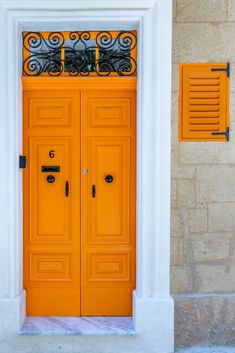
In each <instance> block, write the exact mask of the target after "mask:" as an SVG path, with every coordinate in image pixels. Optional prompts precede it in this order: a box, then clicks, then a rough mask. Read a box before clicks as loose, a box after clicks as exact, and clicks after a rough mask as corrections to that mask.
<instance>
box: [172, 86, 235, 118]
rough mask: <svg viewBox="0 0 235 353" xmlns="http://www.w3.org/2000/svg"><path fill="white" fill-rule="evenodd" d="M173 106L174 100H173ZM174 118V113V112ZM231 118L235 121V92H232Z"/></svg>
mask: <svg viewBox="0 0 235 353" xmlns="http://www.w3.org/2000/svg"><path fill="white" fill-rule="evenodd" d="M172 106H173V101H172ZM172 118H173V113H172ZM230 120H231V121H233V122H234V121H235V92H231V93H230Z"/></svg>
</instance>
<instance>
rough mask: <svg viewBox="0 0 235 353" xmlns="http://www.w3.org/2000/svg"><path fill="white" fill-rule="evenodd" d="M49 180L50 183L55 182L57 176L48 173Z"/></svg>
mask: <svg viewBox="0 0 235 353" xmlns="http://www.w3.org/2000/svg"><path fill="white" fill-rule="evenodd" d="M47 181H48V183H50V184H51V183H54V181H55V177H54V175H48V176H47Z"/></svg>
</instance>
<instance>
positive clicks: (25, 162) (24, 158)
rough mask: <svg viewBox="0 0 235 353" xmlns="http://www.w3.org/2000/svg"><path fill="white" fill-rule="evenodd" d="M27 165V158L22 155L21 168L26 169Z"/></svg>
mask: <svg viewBox="0 0 235 353" xmlns="http://www.w3.org/2000/svg"><path fill="white" fill-rule="evenodd" d="M26 166H27V158H26V156H20V157H19V168H20V169H24V168H26Z"/></svg>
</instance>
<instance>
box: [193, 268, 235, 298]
mask: <svg viewBox="0 0 235 353" xmlns="http://www.w3.org/2000/svg"><path fill="white" fill-rule="evenodd" d="M196 271H197V276H198V280H199V291H200V292H203V293H213V292H218V293H219V292H221V293H224V292H234V291H235V267H234V265H233V266H226V265H197V266H196Z"/></svg>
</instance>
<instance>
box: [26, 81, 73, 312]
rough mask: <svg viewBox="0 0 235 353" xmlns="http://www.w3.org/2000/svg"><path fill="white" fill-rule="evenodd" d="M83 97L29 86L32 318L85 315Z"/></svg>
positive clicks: (28, 249)
mask: <svg viewBox="0 0 235 353" xmlns="http://www.w3.org/2000/svg"><path fill="white" fill-rule="evenodd" d="M79 116H80V92H79V91H77V92H76V91H68V90H66V89H64V88H63V86H62V87H60V89H58V88H56V87H51V86H50V89H48V85H45V86H42V87H41V89H40V90H39V89H35V86H33V85H32V86H30V85H28V84H27V85H25V86H24V153H25V154H26V155H27V157H28V168H26V169H25V171H24V285H25V288H26V294H27V297H26V304H27V315H44V316H45V315H80V220H79V214H80V203H79V201H78V200H79V199H80V194H79V192H80V181H79V180H80V169H79V168H80V158H79V156H80V131H79V129H80V123H79Z"/></svg>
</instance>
